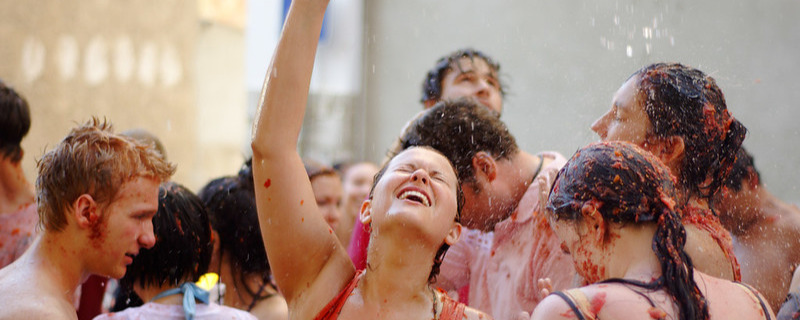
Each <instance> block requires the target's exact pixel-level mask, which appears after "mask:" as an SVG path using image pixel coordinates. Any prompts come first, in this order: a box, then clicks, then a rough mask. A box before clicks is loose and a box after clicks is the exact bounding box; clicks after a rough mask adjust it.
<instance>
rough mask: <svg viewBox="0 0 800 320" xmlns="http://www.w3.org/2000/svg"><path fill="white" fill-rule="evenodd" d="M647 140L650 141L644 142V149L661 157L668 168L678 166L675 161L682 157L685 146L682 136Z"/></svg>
mask: <svg viewBox="0 0 800 320" xmlns="http://www.w3.org/2000/svg"><path fill="white" fill-rule="evenodd" d="M648 140H650V141H648V142H645V145H644V149H646V150H647V151H650V153H652V154H654V155H655V156H656V157H658V158H659V159H661V161H662V162H664V163H665V164H666V165H667V166H669V167H670V168H677V167H678V166H677V165H676V163H677V161H679V160H680V159H681V158H682V157H683V153H684V151H685V148H686V145H685V143H684V141H683V137H680V136H670V137H665V138H661V137H659V138H653V139H648Z"/></svg>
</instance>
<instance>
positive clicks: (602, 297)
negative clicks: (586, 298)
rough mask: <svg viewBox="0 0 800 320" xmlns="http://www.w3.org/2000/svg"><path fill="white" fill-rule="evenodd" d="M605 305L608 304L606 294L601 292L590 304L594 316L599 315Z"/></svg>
mask: <svg viewBox="0 0 800 320" xmlns="http://www.w3.org/2000/svg"><path fill="white" fill-rule="evenodd" d="M605 303H606V293H605V292H599V293H598V294H596V295H595V296H594V297H592V301H591V302H590V304H591V307H590V311H591V312H592V313H593V314H598V313H599V312H600V309H602V308H603V305H604V304H605Z"/></svg>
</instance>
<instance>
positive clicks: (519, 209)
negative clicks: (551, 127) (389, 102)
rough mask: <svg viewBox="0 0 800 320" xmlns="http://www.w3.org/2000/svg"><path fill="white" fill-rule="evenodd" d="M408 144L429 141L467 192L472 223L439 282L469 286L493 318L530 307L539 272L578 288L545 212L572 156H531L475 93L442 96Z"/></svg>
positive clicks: (413, 128) (467, 219)
mask: <svg viewBox="0 0 800 320" xmlns="http://www.w3.org/2000/svg"><path fill="white" fill-rule="evenodd" d="M400 140H401V145H402V148H403V149H405V148H410V147H414V146H429V147H432V148H434V149H436V150H438V151H440V152H442V154H444V155H445V156H446V157H447V158H448V159H449V160H450V161H451V162H452V163H453V166H454V167H455V169H456V171H457V172H458V175H459V179H460V180H461V181H460V183H461V187H462V189H463V190H464V197H465V200H466V202H465V205H464V208H463V211H462V218H461V222H462V224H463V225H464V226H465V227H467V228H469V229H471V230H465V231H464V232H462V237H461V240H460V241H459V242H458V243H456V244H455V245H453V247H452V248H450V251H449V253H448V254H447V256H445V259H444V263H443V264H442V267H441V270H442V272H441V274H440V276H439V280H438V281H437V286H441V287H442V288H443V289H446V290H454V289H458V288H461V287H463V286H464V285H467V284H469V304H470V306H472V307H474V308H476V309H479V310H483V311H485V312H487V313H489V314H491V315H492V316H493V317H494V318H495V319H512V318H514V317H516V316H518V315H519V314H520V312H531V311H533V309H534V307H535V306H536V304H537V303H538V302H539V300H540V292H541V290H542V289H545V290H548V289H550V288H547V287H544V286H543V287H540V286H539V284H538V283H537V282H538V280H539V279H540V278H548V277H549V278H550V279H551V280H552V284H553V287H554V288H555V289H556V290H560V289H566V288H569V287H571V286H572V283H573V280H574V277H575V274H576V273H575V270H574V267H573V263H572V260H571V258H570V256H569V255H568V254H566V253H564V252H562V250H561V249H560V245H561V240H559V239H558V237H556V236H555V234H554V233H553V231H552V230H551V229H550V227H549V224H548V223H547V221H546V220H545V215H544V214H542V213H541V208H540V207H541V206H542V204H543V202H545V201H544V200H543V199H546V197H547V193H548V192H549V190H550V186H551V184H552V180H553V179H554V178H555V175H556V174H557V173H558V170H559V169H560V168H561V166H563V165H564V163H565V162H566V159H564V157H562V156H561V155H559V154H557V153H553V152H546V153H540V154H538V155H533V154H529V153H527V152H524V151H522V150H520V149H519V148H518V147H517V144H516V140H515V139H514V137H513V136H512V135H511V133H510V132H509V131H508V128H506V126H505V124H504V123H503V122H502V121H500V119H498V118H497V117H496V116H495V114H494V113H493V112H491V111H490V110H488V109H487V108H484V107H482V106H480V105H478V104H476V103H475V102H474V100H472V99H461V100H456V101H444V102H441V103H439V104H437V105H436V106H434V107H433V108H431V109H429V110H427V111H426V112H425V113H424V114H422V115H421V116H420V117H418V118H417V119H415V120H414V121H413V122H411V123H410V125H409V127H408V128H407V130H406V132H405V134H404V135H403V136H402V137H401V139H400Z"/></svg>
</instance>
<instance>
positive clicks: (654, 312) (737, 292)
mask: <svg viewBox="0 0 800 320" xmlns="http://www.w3.org/2000/svg"><path fill="white" fill-rule="evenodd" d="M694 278H695V282H696V283H697V285H698V287H699V288H700V291H701V292H702V293H703V295H704V296H705V298H706V301H707V302H708V306H709V319H710V320H717V319H720V320H722V319H748V320H749V319H752V320H757V319H775V315H774V313H773V312H772V310H771V309H770V308H769V306H766V305H765V306H766V307H767V310H768V312H769V317H767V315H765V314H764V309H763V308H762V305H761V303H760V301H759V299H758V297H756V295H755V294H754V293H752V291H750V290H749V289H747V288H745V287H743V286H741V285H739V284H736V283H734V282H731V281H727V280H723V279H718V278H714V277H711V276H708V275H706V274H703V273H701V272H698V271H695V276H694ZM575 291H579V292H575ZM569 292H570V293H571V296H577V297H578V298H577V299H576V302H575V304H576V305H578V307H579V308H580V305H583V310H586V311H587V312H586V313H588V314H589V315H593V316H595V317H596V318H599V319H678V317H677V313H678V309H677V306H676V305H675V304H674V303H673V302H672V299H671V297H669V295H668V294H667V293H666V292H665V291H664V290H659V291H656V292H648V291H647V290H645V289H642V288H639V287H636V286H632V285H624V284H617V283H615V284H594V285H590V286H587V287H583V288H580V289H573V290H570V291H569ZM637 292H639V293H637ZM640 293H641V294H640ZM581 294H582V295H583V297H580V296H581ZM762 299H763V298H762ZM581 300H582V302H581ZM648 300H649V301H648ZM651 304H652V305H651ZM575 318H576V317H575V312H574V311H573V310H572V309H571V308H570V306H569V305H568V304H567V302H566V301H565V300H564V299H562V298H561V297H559V296H557V295H555V294H551V295H550V296H548V297H547V298H546V299H545V300H543V301H542V303H540V304H539V307H537V308H536V310H534V313H533V316H532V318H531V319H575Z"/></svg>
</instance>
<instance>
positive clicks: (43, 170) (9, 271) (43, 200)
mask: <svg viewBox="0 0 800 320" xmlns="http://www.w3.org/2000/svg"><path fill="white" fill-rule="evenodd" d="M37 167H38V169H39V176H38V178H37V180H36V204H37V211H38V212H39V220H40V224H41V226H42V227H43V229H44V230H43V232H42V235H41V236H39V237H37V238H36V240H35V241H34V243H33V244H32V245H31V247H30V248H29V249H28V250H27V251H26V252H25V254H23V255H22V256H21V257H20V258H19V259H18V260H17V261H15V262H14V263H12V264H10V265H8V266H7V267H5V268H3V269H0V297H13V299H11V298H6V299H0V318H3V319H5V318H10V319H23V318H24V319H76V318H77V315H76V313H75V307H74V306H73V299H74V292H75V289H76V288H77V287H78V285H80V283H81V282H83V281H84V280H85V279H86V277H88V276H89V275H91V274H99V275H104V276H108V277H113V278H121V277H122V276H123V275H124V274H125V271H126V268H127V265H128V264H130V263H131V262H132V261H133V257H134V256H136V254H138V253H139V250H140V249H141V248H150V247H152V246H153V244H154V243H155V237H154V236H153V225H152V218H153V215H155V213H156V211H157V209H158V186H159V184H160V183H161V182H164V181H167V180H168V179H169V177H170V176H171V175H172V174H173V173H174V172H175V166H174V165H172V164H170V163H168V162H166V161H165V160H163V158H161V155H160V154H159V153H158V152H156V151H155V149H153V147H152V146H146V145H143V144H141V143H138V142H136V141H134V140H132V139H130V138H126V137H122V136H119V135H117V134H114V133H113V131H112V128H111V124H110V123H107V122H101V121H99V120H97V119H96V118H95V119H92V121H89V122H87V123H86V124H84V125H81V126H78V127H76V128H74V129H72V131H71V132H70V133H69V135H67V137H65V138H64V140H62V141H61V142H59V143H58V144H57V145H56V146H55V147H54V148H53V150H50V151H49V152H47V153H46V154H45V155H44V156H42V158H41V159H40V160H39V161H38V163H37Z"/></svg>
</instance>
